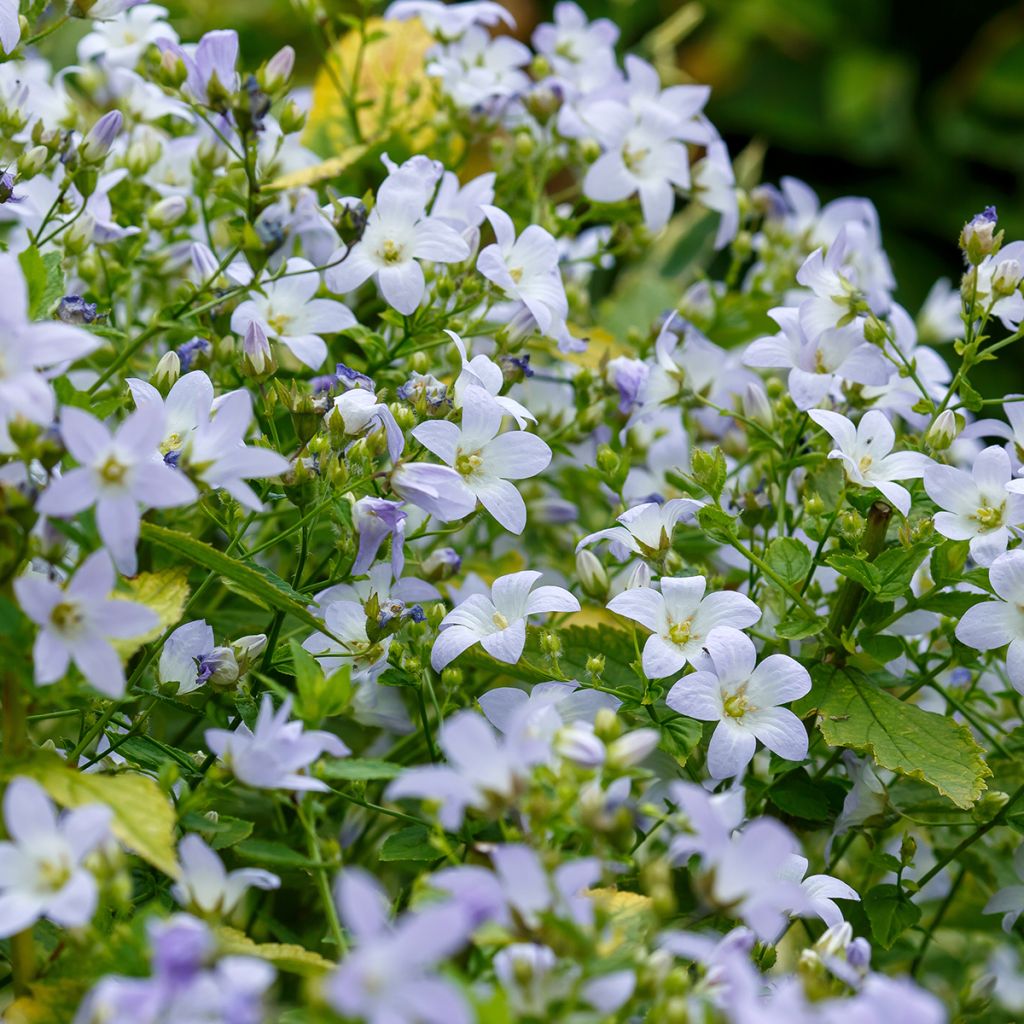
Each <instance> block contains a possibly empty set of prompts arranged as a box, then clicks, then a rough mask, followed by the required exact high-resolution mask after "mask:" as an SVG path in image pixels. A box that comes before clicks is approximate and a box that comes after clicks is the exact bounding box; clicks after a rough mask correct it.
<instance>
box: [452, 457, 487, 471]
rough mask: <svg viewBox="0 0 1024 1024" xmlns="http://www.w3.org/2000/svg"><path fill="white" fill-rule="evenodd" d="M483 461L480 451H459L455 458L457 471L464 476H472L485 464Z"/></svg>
mask: <svg viewBox="0 0 1024 1024" xmlns="http://www.w3.org/2000/svg"><path fill="white" fill-rule="evenodd" d="M483 461H484V460H483V459H481V458H480V455H479V453H478V452H474V453H473V454H471V455H465V454H463V453H462V452H459V454H458V455H457V456H456V458H455V471H456V472H457V473H460V474H461V475H462V476H472V475H473V474H474V473H475V472H476V471H477V470H478V469H479V468H480V467H481V466H482V465H483Z"/></svg>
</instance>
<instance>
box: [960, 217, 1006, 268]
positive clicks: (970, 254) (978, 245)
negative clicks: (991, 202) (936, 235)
mask: <svg viewBox="0 0 1024 1024" xmlns="http://www.w3.org/2000/svg"><path fill="white" fill-rule="evenodd" d="M996 220H997V216H996V208H995V207H994V206H986V207H985V209H984V210H982V211H981V213H976V214H975V215H974V216H973V217H972V218H971V219H970V220H969V221H968V222H967V223H966V224H965V225H964V228H963V231H961V232H960V248H961V249H962V250H963V253H964V255H965V256H966V257H967V261H968V262H969V263H970V264H971V265H972V266H977V265H978V264H979V263H980V262H981V261H982V260H983V259H984V258H985V257H986V256H991V255H992V253H994V252H998V251H999V248H1000V246H1001V245H1002V244H1003V232H1002V231H999V232H997V231H996Z"/></svg>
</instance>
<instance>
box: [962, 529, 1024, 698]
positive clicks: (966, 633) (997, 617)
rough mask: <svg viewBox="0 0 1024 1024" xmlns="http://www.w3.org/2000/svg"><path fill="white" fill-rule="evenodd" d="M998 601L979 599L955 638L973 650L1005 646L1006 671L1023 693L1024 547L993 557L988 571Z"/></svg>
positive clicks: (968, 610) (987, 649) (1012, 682)
mask: <svg viewBox="0 0 1024 1024" xmlns="http://www.w3.org/2000/svg"><path fill="white" fill-rule="evenodd" d="M988 579H989V583H991V584H992V589H993V590H994V591H995V592H996V596H997V598H998V600H996V601H982V602H981V603H980V604H976V605H973V606H972V607H971V608H968V609H967V611H965V612H964V614H963V616H962V617H961V619H960V621H959V622H958V623H957V624H956V638H957V640H959V641H960V643H962V644H966V645H967V646H968V647H973V648H974V649H975V650H976V651H991V650H993V649H995V648H997V647H1006V645H1007V644H1009V647H1007V650H1006V674H1007V675H1008V676H1009V677H1010V682H1011V684H1012V685H1013V688H1014V689H1015V690H1017V692H1018V693H1024V550H1022V549H1021V548H1014V550H1013V551H1007V552H1005V553H1004V554H1002V555H1000V556H999V557H998V558H996V559H995V560H994V561H993V562H992V564H991V566H989V570H988Z"/></svg>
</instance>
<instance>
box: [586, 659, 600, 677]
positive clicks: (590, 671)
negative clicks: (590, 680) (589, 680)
mask: <svg viewBox="0 0 1024 1024" xmlns="http://www.w3.org/2000/svg"><path fill="white" fill-rule="evenodd" d="M604 667H605V656H604V655H603V654H591V655H590V657H588V658H587V664H586V670H587V675H588V676H593V677H594V678H595V679H600V677H601V676H603V675H604Z"/></svg>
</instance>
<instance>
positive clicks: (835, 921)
mask: <svg viewBox="0 0 1024 1024" xmlns="http://www.w3.org/2000/svg"><path fill="white" fill-rule="evenodd" d="M807 866H808V861H807V858H806V857H804V856H802V855H800V854H793V855H792V856H791V857H790V858H789V859H788V860H787V862H786V864H785V867H784V868H783V870H782V874H781V877H782V878H784V879H786V880H787V881H791V882H798V883H799V885H800V888H801V889H803V891H804V895H805V896H806V897H807V898H808V899H809V901H810V906H809V907H808V908H807V909H808V911H809V912H810V913H812V914H814V915H815V916H816V917H820V918H821V920H822V921H824V922H825V924H826V925H827V926H828V927H829V928H835V927H837V926H839V925H842V923H843V921H844V920H845V919H844V917H843V912H842V911H841V910H840V909H839V907H838V905H837V904H836V902H835V901H836V900H854V901H858V902H859V900H860V896H858V895H857V890H856V889H854V888H853V887H852V886H849V885H847V884H846V883H845V882H844V881H842V880H841V879H838V878H834V877H833V876H832V875H808V876H807V877H806V878H805V877H804V876H805V875H807Z"/></svg>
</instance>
